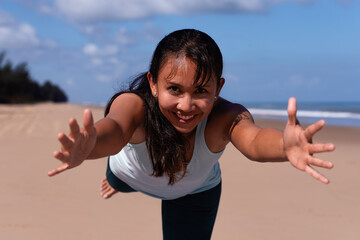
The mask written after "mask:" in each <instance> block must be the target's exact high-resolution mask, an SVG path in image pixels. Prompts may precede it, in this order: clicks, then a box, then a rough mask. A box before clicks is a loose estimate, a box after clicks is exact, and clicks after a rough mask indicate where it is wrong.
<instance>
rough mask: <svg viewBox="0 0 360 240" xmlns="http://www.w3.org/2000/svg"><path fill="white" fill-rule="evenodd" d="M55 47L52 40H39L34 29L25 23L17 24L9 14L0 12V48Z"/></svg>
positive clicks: (55, 44)
mask: <svg viewBox="0 0 360 240" xmlns="http://www.w3.org/2000/svg"><path fill="white" fill-rule="evenodd" d="M41 47H44V48H47V49H53V48H55V47H57V43H56V42H54V41H52V40H41V39H40V38H39V37H38V36H37V32H36V29H35V28H34V27H33V26H31V25H30V24H28V23H26V22H19V21H17V20H16V19H15V18H13V17H12V16H10V15H9V14H7V13H6V12H4V11H1V10H0V48H5V49H30V48H41Z"/></svg>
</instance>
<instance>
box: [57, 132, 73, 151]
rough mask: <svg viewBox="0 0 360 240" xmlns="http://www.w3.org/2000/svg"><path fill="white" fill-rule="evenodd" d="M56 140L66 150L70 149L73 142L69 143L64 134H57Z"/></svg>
mask: <svg viewBox="0 0 360 240" xmlns="http://www.w3.org/2000/svg"><path fill="white" fill-rule="evenodd" d="M58 140H59V142H60V143H61V145H62V146H63V148H65V149H66V150H69V149H71V148H72V147H73V145H74V143H73V141H71V140H70V138H68V137H67V136H66V135H65V134H64V133H59V134H58Z"/></svg>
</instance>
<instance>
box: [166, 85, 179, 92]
mask: <svg viewBox="0 0 360 240" xmlns="http://www.w3.org/2000/svg"><path fill="white" fill-rule="evenodd" d="M168 89H169V90H170V92H175V93H176V92H179V88H178V87H175V86H171V87H169V88H168Z"/></svg>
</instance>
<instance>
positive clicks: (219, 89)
mask: <svg viewBox="0 0 360 240" xmlns="http://www.w3.org/2000/svg"><path fill="white" fill-rule="evenodd" d="M224 84H225V78H220V81H219V83H218V85H217V87H216V95H215V96H219V94H220V91H221V89H222V87H223V86H224Z"/></svg>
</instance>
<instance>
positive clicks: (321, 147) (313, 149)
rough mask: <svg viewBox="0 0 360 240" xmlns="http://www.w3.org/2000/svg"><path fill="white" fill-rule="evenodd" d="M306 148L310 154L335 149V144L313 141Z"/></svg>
mask: <svg viewBox="0 0 360 240" xmlns="http://www.w3.org/2000/svg"><path fill="white" fill-rule="evenodd" d="M308 150H309V152H310V153H311V154H314V153H322V152H332V151H334V150H335V145H334V144H332V143H326V144H324V143H313V144H309V147H308Z"/></svg>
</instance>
